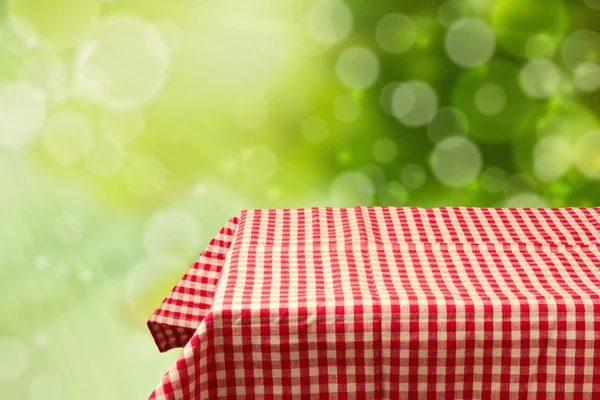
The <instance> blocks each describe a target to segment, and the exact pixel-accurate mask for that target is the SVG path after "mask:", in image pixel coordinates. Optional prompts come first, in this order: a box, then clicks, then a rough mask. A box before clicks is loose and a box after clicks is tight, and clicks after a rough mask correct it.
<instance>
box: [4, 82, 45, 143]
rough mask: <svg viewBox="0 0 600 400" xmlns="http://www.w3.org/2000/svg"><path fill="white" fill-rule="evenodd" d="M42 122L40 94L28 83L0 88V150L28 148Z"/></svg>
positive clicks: (43, 114) (42, 97) (42, 113)
mask: <svg viewBox="0 0 600 400" xmlns="http://www.w3.org/2000/svg"><path fill="white" fill-rule="evenodd" d="M45 118H46V96H45V94H44V92H42V91H41V90H39V89H37V88H36V87H34V86H32V85H30V84H28V83H11V84H8V85H0V147H9V148H18V147H21V146H24V145H26V144H28V143H29V142H31V141H32V140H33V139H34V138H35V135H36V133H37V130H38V129H39V128H40V127H41V126H42V124H43V123H44V120H45Z"/></svg>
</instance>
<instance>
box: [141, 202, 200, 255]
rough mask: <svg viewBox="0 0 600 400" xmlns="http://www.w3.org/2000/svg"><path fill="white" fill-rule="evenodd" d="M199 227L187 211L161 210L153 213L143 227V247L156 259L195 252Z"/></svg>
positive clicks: (198, 239) (198, 240) (198, 237)
mask: <svg viewBox="0 0 600 400" xmlns="http://www.w3.org/2000/svg"><path fill="white" fill-rule="evenodd" d="M200 234H201V233H200V227H199V226H198V223H197V221H196V219H195V218H194V217H193V216H192V215H191V214H190V213H188V212H187V211H183V210H177V209H167V210H161V211H159V212H157V213H156V214H154V215H153V216H152V217H151V218H150V219H149V221H148V223H147V224H146V227H145V229H144V247H145V248H146V251H147V252H148V255H149V256H151V257H155V258H156V259H159V260H160V259H169V258H179V257H181V255H182V254H194V253H196V252H197V247H198V243H199V242H200Z"/></svg>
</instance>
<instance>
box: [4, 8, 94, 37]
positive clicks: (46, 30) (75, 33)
mask: <svg viewBox="0 0 600 400" xmlns="http://www.w3.org/2000/svg"><path fill="white" fill-rule="evenodd" d="M8 8H9V10H10V12H11V13H12V14H13V15H17V16H21V17H24V18H27V19H28V20H30V21H31V23H32V25H33V26H34V27H35V29H36V30H37V32H39V35H40V38H41V39H42V41H43V42H44V43H45V44H47V45H50V46H53V47H61V48H63V47H66V46H69V45H71V44H73V43H75V42H76V41H77V40H78V39H79V37H80V36H81V35H82V34H83V33H84V32H85V31H86V30H87V29H88V28H89V27H90V25H91V24H92V23H93V21H94V20H95V19H96V18H97V16H98V12H99V10H100V1H99V0H44V1H39V0H9V1H8ZM59 16H60V17H59ZM67 21H68V22H67Z"/></svg>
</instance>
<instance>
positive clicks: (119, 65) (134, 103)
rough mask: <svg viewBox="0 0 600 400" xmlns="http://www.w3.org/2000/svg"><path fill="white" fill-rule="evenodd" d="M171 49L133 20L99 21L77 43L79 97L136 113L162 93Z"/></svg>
mask: <svg viewBox="0 0 600 400" xmlns="http://www.w3.org/2000/svg"><path fill="white" fill-rule="evenodd" d="M169 55H170V53H169V49H168V47H167V45H166V43H165V40H164V38H163V37H162V36H161V35H160V33H159V32H158V30H157V29H156V28H155V27H154V26H153V25H151V24H149V23H147V22H145V21H143V20H141V19H138V18H134V17H115V18H111V19H108V20H105V21H103V22H102V23H100V24H99V25H97V26H96V27H95V28H94V29H92V30H91V31H90V32H88V34H87V35H86V37H85V38H84V39H83V40H82V41H81V42H80V44H79V46H78V49H77V53H76V57H75V90H76V93H77V95H78V96H81V97H84V98H87V99H89V100H90V101H92V102H95V103H98V104H102V105H105V106H107V107H111V108H122V109H123V108H135V107H139V106H141V105H144V104H146V103H148V102H149V101H150V100H152V99H153V98H154V97H155V96H156V95H157V94H158V92H159V91H160V90H161V88H162V86H163V84H164V82H165V80H166V78H167V72H168V69H169Z"/></svg>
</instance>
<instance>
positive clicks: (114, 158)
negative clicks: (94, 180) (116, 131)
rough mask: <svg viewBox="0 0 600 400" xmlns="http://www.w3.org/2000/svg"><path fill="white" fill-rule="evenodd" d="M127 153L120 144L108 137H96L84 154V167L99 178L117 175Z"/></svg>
mask: <svg viewBox="0 0 600 400" xmlns="http://www.w3.org/2000/svg"><path fill="white" fill-rule="evenodd" d="M126 156H127V154H126V153H125V150H124V149H123V148H122V146H121V145H120V144H119V143H118V142H115V141H114V140H111V139H108V138H99V139H97V140H96V141H95V142H94V144H93V145H92V147H91V148H90V150H89V151H88V153H87V154H86V155H85V160H84V164H85V168H86V169H87V170H88V171H89V172H90V173H91V174H92V175H94V176H97V177H99V178H110V177H113V176H115V175H117V174H118V173H119V172H120V171H121V169H122V168H123V165H124V164H125V158H126Z"/></svg>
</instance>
